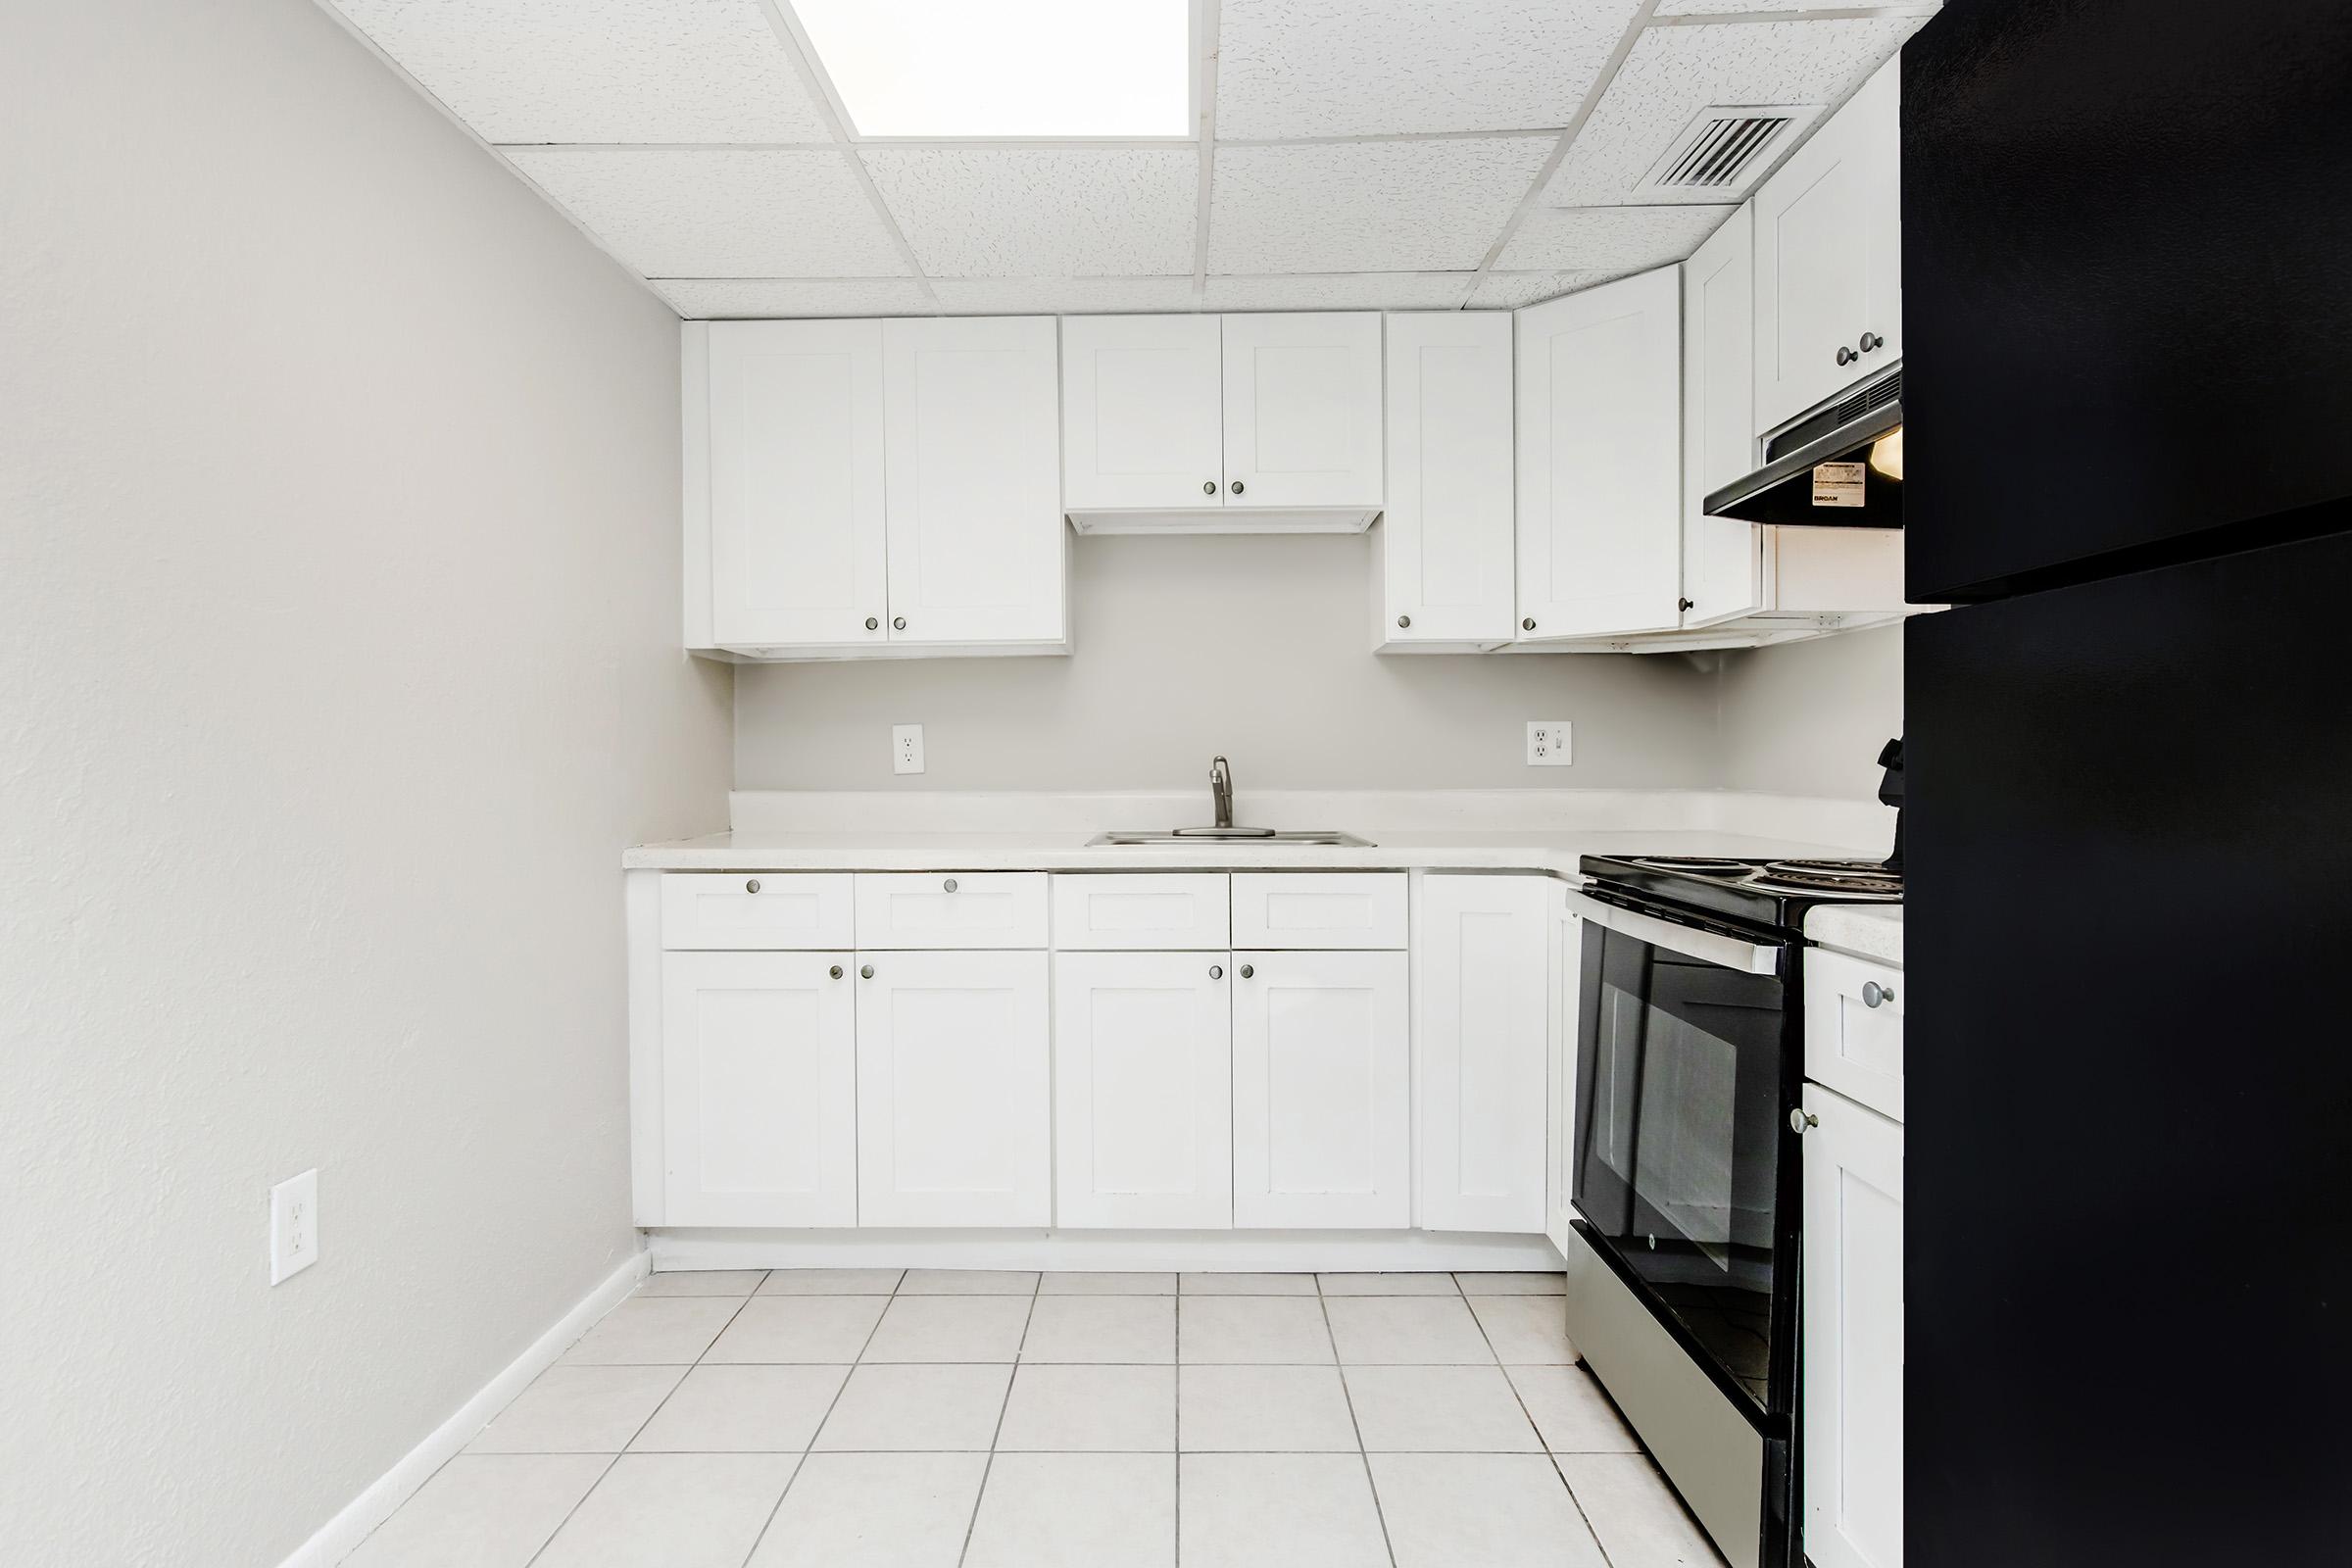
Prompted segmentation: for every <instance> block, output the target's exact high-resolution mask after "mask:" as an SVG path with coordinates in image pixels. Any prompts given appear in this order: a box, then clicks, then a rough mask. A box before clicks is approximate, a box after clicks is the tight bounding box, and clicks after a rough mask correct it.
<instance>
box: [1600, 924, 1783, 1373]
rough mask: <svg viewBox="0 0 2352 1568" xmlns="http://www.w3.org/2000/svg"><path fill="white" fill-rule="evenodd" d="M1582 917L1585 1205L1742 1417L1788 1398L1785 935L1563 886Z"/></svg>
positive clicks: (1627, 1269)
mask: <svg viewBox="0 0 2352 1568" xmlns="http://www.w3.org/2000/svg"><path fill="white" fill-rule="evenodd" d="M1570 901H1571V903H1572V905H1573V906H1574V907H1575V908H1576V911H1577V913H1578V914H1580V915H1582V916H1583V917H1584V922H1585V937H1584V962H1583V969H1582V973H1583V985H1582V995H1581V997H1580V998H1579V1009H1580V1017H1579V1023H1578V1030H1577V1080H1576V1083H1577V1092H1576V1134H1575V1136H1576V1156H1575V1157H1576V1171H1575V1175H1576V1188H1575V1194H1574V1201H1575V1204H1576V1207H1577V1210H1578V1211H1579V1212H1580V1213H1581V1214H1583V1216H1584V1217H1585V1220H1586V1221H1587V1223H1588V1224H1589V1225H1590V1226H1591V1227H1592V1229H1593V1231H1594V1232H1595V1233H1597V1235H1598V1237H1599V1238H1600V1239H1601V1240H1602V1241H1603V1242H1604V1243H1605V1244H1606V1250H1607V1251H1608V1252H1609V1253H1611V1254H1613V1257H1614V1260H1615V1261H1616V1262H1617V1263H1618V1265H1619V1266H1620V1272H1622V1273H1625V1274H1629V1275H1631V1276H1632V1278H1633V1280H1634V1281H1637V1282H1639V1284H1640V1285H1641V1286H1642V1287H1643V1288H1644V1289H1643V1290H1642V1295H1643V1296H1644V1297H1645V1298H1646V1299H1647V1301H1648V1304H1649V1305H1650V1307H1651V1310H1653V1311H1654V1312H1656V1313H1658V1315H1659V1316H1660V1317H1661V1318H1662V1319H1664V1320H1665V1321H1666V1323H1667V1326H1668V1327H1669V1328H1670V1329H1672V1330H1674V1331H1675V1333H1676V1338H1677V1339H1679V1340H1681V1341H1682V1342H1683V1344H1684V1346H1685V1347H1686V1348H1689V1349H1690V1350H1691V1352H1692V1353H1693V1354H1694V1355H1695V1356H1696V1357H1697V1358H1698V1359H1699V1361H1700V1363H1701V1365H1702V1366H1705V1367H1706V1369H1707V1370H1708V1372H1709V1374H1710V1376H1712V1377H1713V1378H1714V1380H1715V1382H1716V1383H1717V1384H1718V1386H1720V1387H1722V1388H1723V1389H1725V1391H1726V1392H1727V1393H1732V1394H1734V1395H1736V1396H1738V1397H1740V1399H1741V1401H1742V1403H1743V1407H1745V1408H1748V1409H1749V1410H1750V1413H1751V1418H1754V1419H1760V1418H1762V1417H1763V1416H1765V1415H1767V1414H1777V1413H1781V1412H1785V1411H1787V1410H1789V1408H1790V1406H1791V1403H1792V1399H1793V1390H1792V1389H1791V1388H1790V1387H1789V1383H1790V1374H1791V1372H1792V1370H1793V1367H1792V1365H1791V1363H1792V1360H1793V1353H1794V1339H1793V1332H1792V1331H1793V1329H1794V1326H1795V1325H1794V1314H1793V1311H1792V1310H1791V1307H1792V1304H1793V1299H1794V1295H1795V1264H1796V1250H1795V1239H1796V1217H1797V1201H1796V1196H1795V1193H1794V1191H1793V1190H1792V1189H1793V1183H1791V1184H1790V1190H1784V1183H1783V1175H1784V1166H1785V1165H1786V1169H1787V1173H1788V1174H1789V1176H1791V1177H1793V1175H1794V1161H1793V1159H1792V1158H1791V1159H1789V1160H1788V1161H1784V1159H1783V1157H1782V1154H1783V1150H1782V1140H1783V1137H1784V1136H1785V1135H1786V1134H1787V1131H1788V1124H1787V1119H1786V1118H1787V1115H1788V1106H1789V1078H1788V1076H1787V1069H1789V1068H1790V1067H1792V1066H1793V1065H1795V1063H1796V1060H1797V1055H1796V1051H1795V1048H1794V1046H1793V1044H1792V1040H1793V1036H1792V1033H1791V1030H1792V1028H1793V1026H1794V1022H1795V1006H1794V1001H1793V998H1792V997H1791V995H1790V986H1789V977H1790V974H1791V972H1792V966H1791V964H1790V962H1789V956H1790V952H1791V948H1790V946H1789V944H1786V943H1775V942H1771V941H1769V940H1760V939H1758V938H1757V937H1754V936H1749V935H1745V934H1742V933H1740V932H1739V931H1737V930H1736V929H1734V928H1732V927H1729V926H1719V925H1715V924H1712V923H1707V924H1686V923H1684V922H1685V920H1686V919H1687V918H1689V917H1686V916H1682V915H1679V914H1678V915H1673V916H1669V915H1667V914H1666V913H1665V912H1664V911H1654V910H1642V909H1636V908H1630V907H1624V906H1621V905H1619V904H1617V903H1615V902H1604V900H1603V899H1601V898H1595V897H1593V896H1592V895H1590V894H1589V893H1578V894H1571V895H1570Z"/></svg>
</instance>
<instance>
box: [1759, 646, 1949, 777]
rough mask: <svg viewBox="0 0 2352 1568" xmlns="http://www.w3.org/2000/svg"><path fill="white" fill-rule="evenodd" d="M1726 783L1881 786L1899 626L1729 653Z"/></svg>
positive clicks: (1899, 724) (1897, 704)
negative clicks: (1881, 761)
mask: <svg viewBox="0 0 2352 1568" xmlns="http://www.w3.org/2000/svg"><path fill="white" fill-rule="evenodd" d="M1720 679H1721V688H1720V697H1721V705H1722V707H1721V716H1720V724H1721V729H1722V744H1723V761H1722V777H1721V780H1720V782H1721V783H1722V784H1723V786H1724V787H1725V788H1726V789H1735V790H1762V791H1767V792H1770V793H1773V794H1781V795H1837V796H1847V797H1853V798H1868V797H1874V796H1876V795H1877V794H1878V790H1879V779H1880V774H1881V769H1880V767H1879V764H1878V756H1879V748H1880V747H1882V746H1884V745H1886V744H1887V737H1889V736H1893V735H1900V734H1901V733H1902V732H1903V629H1902V628H1901V627H1900V626H1886V627H1882V628H1880V629H1878V630H1876V631H1857V632H1847V633H1846V634H1844V635H1843V636H1839V637H1823V638H1819V639H1816V640H1815V641H1812V642H1805V643H1787V644H1784V645H1782V646H1781V647H1778V648H1756V649H1749V650H1746V651H1744V652H1740V653H1736V654H1731V655H1729V656H1727V657H1726V658H1725V660H1724V663H1723V670H1722V673H1721V676H1720Z"/></svg>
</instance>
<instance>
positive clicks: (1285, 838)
mask: <svg viewBox="0 0 2352 1568" xmlns="http://www.w3.org/2000/svg"><path fill="white" fill-rule="evenodd" d="M1203 840H1206V841H1207V842H1209V843H1212V844H1215V843H1230V844H1323V845H1330V846H1334V847H1337V848H1343V849H1354V850H1368V849H1370V848H1372V841H1371V840H1370V839H1359V838H1357V837H1356V836H1355V835H1354V834H1352V833H1342V832H1340V831H1338V830H1337V829H1334V828H1295V829H1287V830H1281V831H1278V830H1276V829H1274V828H1270V827H1171V828H1129V829H1120V830H1117V831H1114V832H1109V833H1098V834H1096V835H1095V836H1094V837H1093V838H1091V839H1088V840H1087V841H1086V842H1087V845H1088V847H1089V848H1090V849H1091V848H1094V847H1097V846H1101V845H1109V844H1199V843H1201V842H1202V841H1203Z"/></svg>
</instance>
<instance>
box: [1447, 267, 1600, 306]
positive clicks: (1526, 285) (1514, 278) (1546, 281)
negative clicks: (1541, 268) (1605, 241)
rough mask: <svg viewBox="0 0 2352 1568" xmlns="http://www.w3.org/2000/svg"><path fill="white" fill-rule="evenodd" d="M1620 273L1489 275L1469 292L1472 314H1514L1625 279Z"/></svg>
mask: <svg viewBox="0 0 2352 1568" xmlns="http://www.w3.org/2000/svg"><path fill="white" fill-rule="evenodd" d="M1625 275H1626V274H1625V273H1623V272H1576V271H1569V272H1489V273H1488V274H1487V275H1486V276H1484V277H1482V278H1480V279H1479V280H1478V287H1476V288H1474V289H1472V290H1471V291H1470V306H1469V308H1470V309H1471V310H1474V311H1515V310H1517V309H1518V308H1519V307H1520V306H1522V305H1533V304H1535V303H1537V302H1538V301H1539V300H1547V299H1552V298H1554V297H1556V296H1558V295H1561V294H1573V293H1575V292H1576V291H1577V290H1578V289H1580V288H1591V287H1593V285H1594V284H1595V283H1606V282H1609V281H1611V280H1613V279H1615V278H1620V277H1624V276H1625Z"/></svg>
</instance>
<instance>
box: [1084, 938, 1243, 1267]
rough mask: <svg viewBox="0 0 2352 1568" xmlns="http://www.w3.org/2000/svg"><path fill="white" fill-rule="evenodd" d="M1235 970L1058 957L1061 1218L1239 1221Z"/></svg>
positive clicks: (1204, 957) (1128, 1224)
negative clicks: (1232, 975) (1236, 1211)
mask: <svg viewBox="0 0 2352 1568" xmlns="http://www.w3.org/2000/svg"><path fill="white" fill-rule="evenodd" d="M1231 965H1232V959H1231V957H1230V956H1228V955H1226V954H1223V953H1064V954H1060V955H1058V956H1056V957H1055V958H1054V1150H1055V1156H1056V1157H1055V1162H1054V1171H1055V1174H1054V1192H1055V1202H1054V1220H1055V1223H1056V1224H1059V1225H1063V1226H1068V1227H1074V1228H1080V1229H1084V1228H1090V1227H1124V1228H1130V1229H1138V1230H1225V1229H1229V1228H1230V1227H1231V1226H1232V1224H1233V1016H1232V1008H1231V1004H1230V1001H1229V987H1230V986H1231V984H1232V981H1231V979H1230V969H1231Z"/></svg>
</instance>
